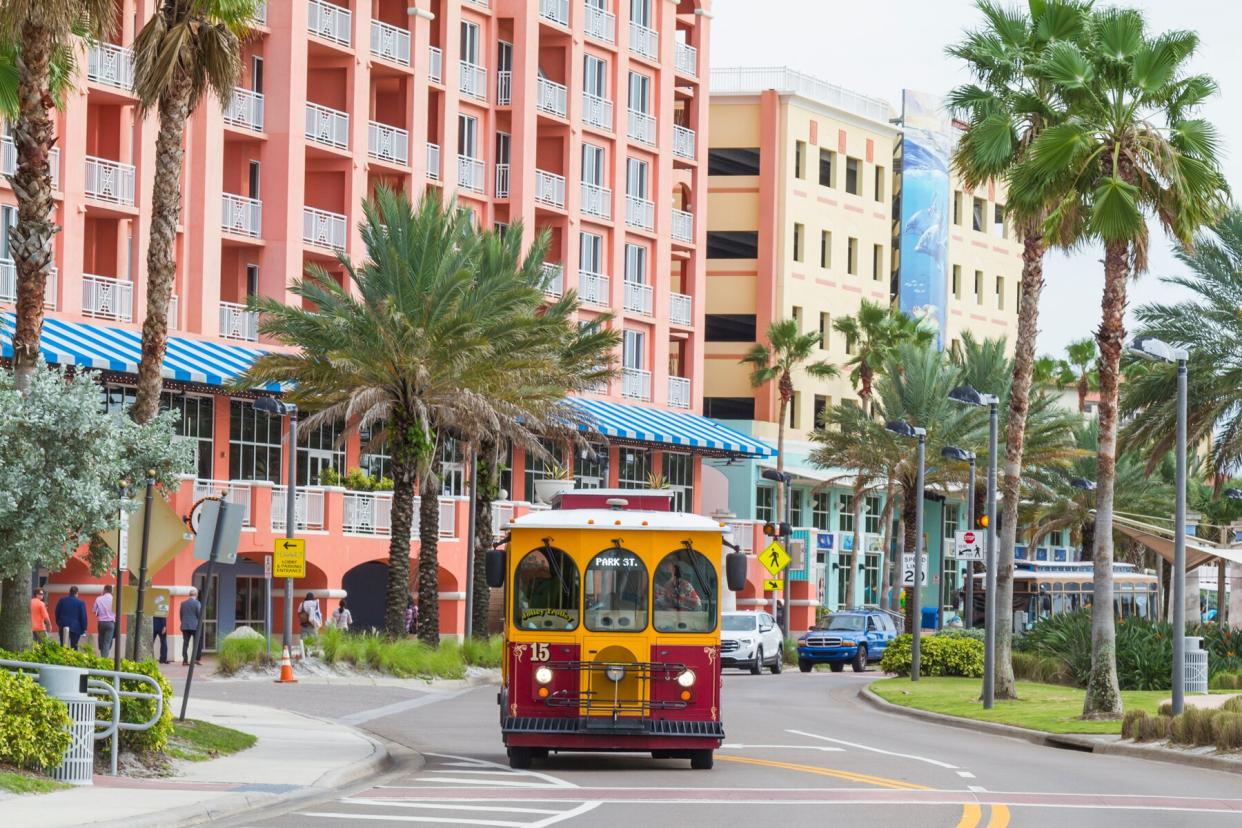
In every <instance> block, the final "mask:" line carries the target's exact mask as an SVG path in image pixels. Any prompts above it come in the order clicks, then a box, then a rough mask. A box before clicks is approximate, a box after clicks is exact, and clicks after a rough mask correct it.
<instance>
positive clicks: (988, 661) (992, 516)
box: [949, 385, 1009, 710]
mask: <svg viewBox="0 0 1242 828" xmlns="http://www.w3.org/2000/svg"><path fill="white" fill-rule="evenodd" d="M949 399H951V400H954V401H955V402H960V403H964V404H965V405H974V406H985V405H986V406H987V407H988V490H987V506H986V507H985V508H986V509H987V513H986V517H987V536H986V537H987V545H986V546H985V548H984V556H985V557H986V558H987V561H986V562H985V563H984V567H985V570H984V578H985V586H984V589H985V594H984V596H983V599H984V620H983V709H984V710H991V709H992V704H993V703H994V702H995V700H996V610H997V607H996V430H997V408H998V407H999V405H1000V398H999V397H997V396H996V395H995V394H984V393H982V392H981V391H977V390H975V389H974V388H972V387H970V386H969V385H959V386H958V387H957V388H954V389H953V390H952V391H950V392H949ZM1005 611H1006V612H1009V609H1006V610H1005Z"/></svg>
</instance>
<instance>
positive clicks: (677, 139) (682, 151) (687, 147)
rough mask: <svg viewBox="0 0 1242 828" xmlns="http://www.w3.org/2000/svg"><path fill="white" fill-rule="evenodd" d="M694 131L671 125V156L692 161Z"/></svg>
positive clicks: (678, 125)
mask: <svg viewBox="0 0 1242 828" xmlns="http://www.w3.org/2000/svg"><path fill="white" fill-rule="evenodd" d="M694 137H695V136H694V130H693V129H689V128H687V127H684V126H681V125H680V124H673V155H675V156H677V157H678V158H688V159H690V160H691V161H693V160H694Z"/></svg>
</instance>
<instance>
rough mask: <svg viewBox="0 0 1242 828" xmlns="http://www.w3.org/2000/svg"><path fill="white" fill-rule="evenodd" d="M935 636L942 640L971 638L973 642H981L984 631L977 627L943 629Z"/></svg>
mask: <svg viewBox="0 0 1242 828" xmlns="http://www.w3.org/2000/svg"><path fill="white" fill-rule="evenodd" d="M936 635H938V636H941V637H942V638H973V639H974V640H975V641H983V638H984V631H983V630H981V629H980V628H978V627H971V628H969V629H967V628H966V627H945V628H944V629H943V630H941V631H940V632H938V633H936Z"/></svg>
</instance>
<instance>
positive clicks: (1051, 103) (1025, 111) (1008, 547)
mask: <svg viewBox="0 0 1242 828" xmlns="http://www.w3.org/2000/svg"><path fill="white" fill-rule="evenodd" d="M1089 5H1090V4H1089V3H1084V2H1078V1H1077V0H1052V2H1046V3H1034V2H1033V3H1031V4H1030V13H1029V15H1028V14H1027V13H1026V12H1025V11H1021V10H1017V9H1005V8H1002V7H1001V6H999V5H997V4H994V3H992V2H989V0H978V2H977V7H978V9H979V11H980V12H981V13H982V14H983V17H984V20H985V23H984V26H983V27H982V28H980V29H978V30H975V31H972V32H969V33H967V35H966V37H965V39H964V40H963V41H962V42H961V43H959V44H957V45H955V46H952V47H950V48H949V50H948V51H949V54H951V55H953V56H955V57H958V58H960V59H962V60H963V61H965V62H966V64H967V66H968V67H969V69H970V72H971V74H972V75H973V76H974V79H975V83H971V84H966V85H963V86H960V87H958V88H957V89H955V90H953V91H952V92H951V93H950V95H949V104H950V108H951V109H952V110H953V111H954V112H955V113H956V114H957V115H958V116H959V117H961V118H963V119H964V120H965V121H966V124H967V128H966V132H965V134H964V135H963V137H962V140H961V141H959V142H958V145H957V148H956V149H955V151H954V154H953V166H954V168H955V169H956V171H957V173H958V175H959V176H961V178H962V182H963V185H964V186H965V187H966V188H967V189H974V188H975V187H977V186H979V185H981V184H983V183H985V182H987V181H990V180H995V179H997V178H1010V176H1011V172H1012V170H1013V169H1014V166H1015V165H1016V164H1019V163H1020V162H1021V161H1022V160H1023V159H1024V158H1025V156H1026V154H1027V152H1028V151H1029V149H1030V147H1031V144H1032V142H1033V141H1035V140H1036V139H1037V138H1038V137H1039V136H1040V135H1041V134H1042V133H1043V132H1044V131H1045V130H1046V129H1047V128H1048V127H1049V126H1050V125H1053V124H1055V123H1057V122H1058V121H1059V120H1060V119H1061V113H1060V112H1059V111H1058V109H1057V107H1056V105H1055V95H1056V90H1055V86H1054V84H1053V83H1052V82H1051V81H1049V80H1048V79H1047V78H1046V77H1044V76H1043V75H1042V74H1041V73H1040V72H1038V71H1037V67H1038V65H1039V64H1040V62H1041V60H1042V59H1043V56H1044V54H1045V52H1046V51H1047V49H1048V48H1049V46H1050V45H1051V44H1054V43H1057V42H1062V41H1068V42H1073V41H1076V40H1079V39H1081V38H1082V36H1083V32H1084V30H1085V28H1086V19H1087V18H1086V12H1087V9H1088V8H1089ZM1041 195H1042V196H1043V197H1042V198H1023V197H1022V196H1023V193H1022V192H1021V191H1019V190H1016V189H1015V187H1014V186H1013V184H1012V182H1011V183H1010V187H1009V205H1008V211H1009V218H1010V219H1011V220H1012V221H1013V222H1014V224H1015V226H1016V228H1017V231H1018V234H1019V236H1020V237H1021V238H1022V290H1021V295H1020V298H1019V302H1018V330H1017V337H1016V340H1015V343H1014V360H1013V382H1012V384H1011V386H1010V389H1011V393H1010V394H1009V402H1008V417H1007V420H1008V423H1009V427H1008V428H1007V430H1006V431H1005V463H1004V466H1003V469H1002V477H1001V481H1000V486H1001V517H1000V530H1001V537H1000V548H999V550H998V551H997V561H996V583H997V592H998V595H999V596H1000V597H1001V598H1002V599H1003V598H1004V596H1006V595H1009V594H1012V591H1013V547H1014V542H1015V530H1016V524H1017V515H1018V497H1019V491H1020V487H1021V468H1022V465H1023V446H1024V443H1025V440H1026V421H1027V416H1028V412H1029V409H1030V393H1031V382H1032V375H1033V372H1034V363H1035V340H1036V337H1037V336H1038V332H1039V297H1040V294H1041V293H1042V292H1043V287H1044V270H1043V268H1044V253H1045V251H1046V250H1047V242H1046V240H1045V238H1044V234H1043V232H1042V230H1041V225H1042V223H1043V221H1044V219H1045V217H1046V215H1047V213H1048V210H1049V207H1050V201H1051V199H1050V195H1052V194H1051V193H1047V192H1042V193H1041ZM1002 606H1003V604H1002ZM1001 615H1002V617H1001V618H1000V619H999V621H998V623H997V640H998V641H1000V642H1001V645H1000V646H1001V649H1004V650H1007V649H1008V646H1009V641H1010V639H1011V638H1012V635H1013V630H1012V618H1011V617H1009V616H1008V615H1007V614H1006V613H1002V614H1001ZM998 663H999V664H1001V667H1000V669H999V671H998V674H997V681H996V695H997V696H998V697H1000V698H1015V697H1016V693H1015V691H1014V682H1013V675H1012V669H1011V667H1010V666H1009V661H1008V659H1002V660H998Z"/></svg>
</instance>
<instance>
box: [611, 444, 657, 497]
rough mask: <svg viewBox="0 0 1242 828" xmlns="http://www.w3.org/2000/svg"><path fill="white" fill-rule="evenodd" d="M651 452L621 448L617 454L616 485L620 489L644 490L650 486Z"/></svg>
mask: <svg viewBox="0 0 1242 828" xmlns="http://www.w3.org/2000/svg"><path fill="white" fill-rule="evenodd" d="M650 474H651V452H649V451H647V449H640V448H623V449H621V450H620V451H619V452H617V485H619V486H620V487H621V488H622V489H646V488H648V487H649V486H650V484H649V483H648V481H647V476H648V475H650Z"/></svg>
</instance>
